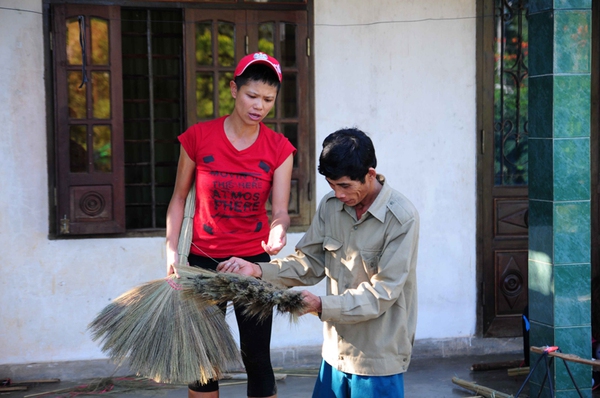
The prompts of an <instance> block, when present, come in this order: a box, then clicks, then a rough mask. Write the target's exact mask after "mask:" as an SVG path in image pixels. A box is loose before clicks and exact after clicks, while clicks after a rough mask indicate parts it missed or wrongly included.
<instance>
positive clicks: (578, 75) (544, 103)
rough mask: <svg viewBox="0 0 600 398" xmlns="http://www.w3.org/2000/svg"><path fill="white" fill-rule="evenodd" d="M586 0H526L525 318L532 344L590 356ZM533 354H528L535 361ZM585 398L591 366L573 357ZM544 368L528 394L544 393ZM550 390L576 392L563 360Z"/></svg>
mask: <svg viewBox="0 0 600 398" xmlns="http://www.w3.org/2000/svg"><path fill="white" fill-rule="evenodd" d="M591 6H592V1H591V0H554V1H552V0H537V1H536V0H530V2H529V12H530V14H529V39H530V43H529V181H530V182H529V319H530V323H531V331H530V343H531V345H533V346H538V347H540V346H553V345H555V346H558V347H560V349H561V351H562V352H564V353H569V354H575V355H578V356H580V357H582V358H591V351H592V350H591V300H590V291H591V286H590V285H591V283H590V279H591V253H590V245H591V236H590V233H591V231H590V223H591V219H590V197H591V193H590V108H591V104H590V90H591V88H590V81H591V38H592V36H591V27H592V26H591ZM538 358H539V355H533V354H532V356H531V361H530V362H531V366H532V367H533V366H534V365H535V363H536V361H537V360H538ZM568 365H569V369H570V370H571V372H572V373H573V376H574V377H575V381H576V383H577V386H578V387H579V389H580V390H581V392H582V393H583V395H584V396H585V397H591V395H592V394H591V383H592V381H591V380H592V372H591V368H590V367H589V366H585V365H580V364H576V363H573V362H569V363H568ZM545 368H546V367H545V365H544V364H540V365H539V366H538V368H537V369H536V371H535V373H534V374H533V376H532V378H531V382H530V385H529V388H530V396H534V397H535V396H537V394H538V392H539V391H540V388H543V389H544V392H543V394H542V396H544V397H549V396H550V393H549V389H548V382H547V381H546V382H545V383H544V384H543V385H542V383H543V381H544V377H545ZM551 374H552V382H553V383H552V384H553V386H554V390H555V391H554V393H555V394H554V396H555V397H578V396H579V395H578V393H577V391H576V390H575V387H574V385H573V382H572V381H571V379H570V377H569V374H568V372H567V370H566V368H565V365H564V363H563V361H562V360H556V359H555V360H554V364H553V366H552V367H551Z"/></svg>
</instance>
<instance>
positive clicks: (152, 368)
mask: <svg viewBox="0 0 600 398" xmlns="http://www.w3.org/2000/svg"><path fill="white" fill-rule="evenodd" d="M202 271H203V270H201V269H198V268H194V267H181V268H178V273H179V275H180V279H176V278H175V277H174V276H170V277H167V278H165V279H159V280H155V281H150V282H148V283H145V284H143V285H141V286H139V287H136V288H134V289H131V290H129V291H127V292H126V293H124V294H122V295H121V296H119V297H118V298H116V299H115V300H113V302H112V303H111V304H109V305H108V306H106V307H105V308H104V309H103V310H102V311H101V312H100V313H99V314H98V315H97V317H96V318H95V319H94V320H93V321H92V322H91V323H90V324H89V329H90V330H91V332H92V337H93V340H101V342H102V346H101V348H102V351H103V352H105V353H107V354H108V355H109V356H110V357H111V358H112V359H113V360H116V361H117V362H123V361H125V360H129V367H130V369H131V370H133V371H134V372H136V373H137V374H139V375H142V376H144V377H148V378H151V379H153V380H155V381H157V382H160V383H189V382H192V381H195V380H200V382H201V383H206V382H207V381H208V380H210V379H218V378H220V377H221V375H222V374H223V373H224V372H225V371H226V370H227V369H230V368H232V367H238V366H239V364H240V360H239V351H238V349H237V344H236V342H235V340H234V339H233V336H232V334H231V330H230V329H229V326H228V324H227V322H226V320H225V317H224V316H223V313H222V311H221V310H220V309H219V308H218V307H216V306H214V305H210V303H208V302H207V301H206V300H204V301H199V300H188V299H185V298H184V296H183V294H182V293H183V290H182V286H181V285H180V284H179V282H180V281H187V280H189V279H192V278H194V277H195V276H196V275H197V274H198V273H199V272H200V273H202Z"/></svg>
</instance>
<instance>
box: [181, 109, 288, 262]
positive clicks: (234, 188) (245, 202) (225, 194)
mask: <svg viewBox="0 0 600 398" xmlns="http://www.w3.org/2000/svg"><path fill="white" fill-rule="evenodd" d="M225 118H226V116H224V117H221V118H218V119H215V120H211V121H208V122H201V123H197V124H195V125H193V126H192V127H190V128H189V129H187V130H186V131H185V133H183V134H181V135H180V136H179V141H180V142H181V145H182V147H183V148H184V149H185V151H186V153H187V154H188V156H189V157H190V158H191V159H192V160H193V161H194V162H195V163H196V212H195V214H194V233H193V237H192V242H193V243H194V245H196V246H198V247H199V248H200V249H201V250H202V251H200V250H198V249H197V248H196V247H194V245H192V247H191V248H190V251H191V252H192V253H194V254H197V255H199V256H205V257H206V256H207V255H208V256H210V257H215V258H225V257H230V256H237V257H242V256H254V255H257V254H260V253H262V252H264V250H263V248H262V247H261V242H262V241H265V242H267V241H268V239H269V231H270V227H269V219H268V216H267V211H266V209H265V203H266V201H267V200H268V199H269V195H270V193H271V187H272V185H273V173H274V172H275V169H277V168H278V167H279V166H280V165H281V164H282V163H283V162H284V161H285V160H286V159H287V158H288V156H290V155H291V154H295V153H296V148H294V146H293V145H292V144H291V143H290V142H289V141H288V139H287V138H285V136H284V135H283V134H280V133H276V132H274V131H273V130H271V129H270V128H268V127H267V126H265V125H264V124H263V123H261V124H260V131H259V134H258V138H257V139H256V141H255V142H254V143H253V144H252V145H251V146H250V147H248V148H246V149H244V150H242V151H238V150H237V149H236V148H235V147H234V146H233V145H232V144H231V142H229V139H228V138H227V136H226V135H225V129H224V127H223V126H224V122H225Z"/></svg>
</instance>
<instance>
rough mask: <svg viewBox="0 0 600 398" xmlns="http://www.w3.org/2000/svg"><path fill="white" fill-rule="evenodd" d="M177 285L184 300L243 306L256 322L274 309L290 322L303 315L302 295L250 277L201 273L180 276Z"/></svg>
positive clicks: (208, 272)
mask: <svg viewBox="0 0 600 398" xmlns="http://www.w3.org/2000/svg"><path fill="white" fill-rule="evenodd" d="M177 269H178V270H181V269H182V268H177ZM178 272H179V271H178ZM180 275H181V273H180ZM178 283H180V284H181V287H182V291H183V294H184V297H186V298H190V299H192V300H194V301H196V302H198V303H204V305H208V304H218V303H223V302H228V301H232V302H233V303H234V304H236V305H242V306H244V313H245V314H246V315H248V316H255V317H257V318H258V319H259V320H264V319H265V318H267V317H268V316H269V315H271V314H272V313H273V308H276V309H277V311H278V312H280V313H289V314H290V316H291V318H292V319H297V317H298V316H300V315H302V314H304V313H305V303H304V300H303V299H302V292H300V291H298V290H292V289H280V288H278V287H276V286H274V285H272V284H271V283H269V282H266V281H263V280H262V279H257V278H254V277H251V276H245V275H239V274H231V273H217V272H214V271H210V270H202V271H201V272H198V273H196V274H195V275H194V276H193V277H191V278H183V277H182V278H181V279H179V280H178ZM200 305H202V304H200Z"/></svg>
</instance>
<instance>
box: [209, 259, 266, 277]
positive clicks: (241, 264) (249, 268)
mask: <svg viewBox="0 0 600 398" xmlns="http://www.w3.org/2000/svg"><path fill="white" fill-rule="evenodd" d="M217 271H219V272H229V273H233V274H240V275H246V276H254V277H255V278H260V277H261V276H262V269H261V268H260V266H259V265H258V264H255V263H251V262H250V261H246V260H243V259H241V258H238V257H231V258H230V259H229V260H226V261H223V262H222V263H219V265H217Z"/></svg>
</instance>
